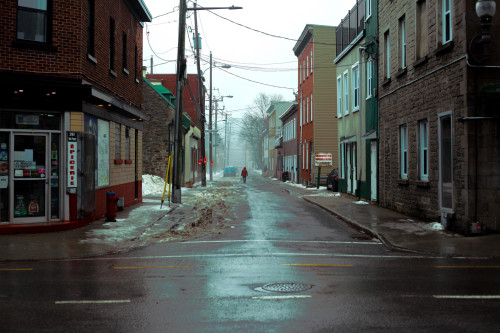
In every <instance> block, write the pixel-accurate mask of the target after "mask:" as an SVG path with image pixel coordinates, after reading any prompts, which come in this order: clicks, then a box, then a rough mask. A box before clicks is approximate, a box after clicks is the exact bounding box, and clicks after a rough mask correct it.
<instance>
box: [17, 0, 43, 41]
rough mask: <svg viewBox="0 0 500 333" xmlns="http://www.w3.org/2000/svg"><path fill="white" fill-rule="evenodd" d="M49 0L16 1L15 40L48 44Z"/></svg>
mask: <svg viewBox="0 0 500 333" xmlns="http://www.w3.org/2000/svg"><path fill="white" fill-rule="evenodd" d="M48 1H49V0H37V1H35V0H18V1H17V39H20V40H26V41H34V42H41V43H50V42H51V41H50V40H49V19H50V18H49V13H50V11H49V9H48Z"/></svg>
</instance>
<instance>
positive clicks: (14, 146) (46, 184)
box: [0, 111, 64, 224]
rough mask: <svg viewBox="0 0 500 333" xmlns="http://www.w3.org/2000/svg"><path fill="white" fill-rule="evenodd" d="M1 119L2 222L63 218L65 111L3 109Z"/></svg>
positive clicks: (0, 199)
mask: <svg viewBox="0 0 500 333" xmlns="http://www.w3.org/2000/svg"><path fill="white" fill-rule="evenodd" d="M0 119H1V120H2V121H1V125H0V224H25V223H37V222H47V221H58V220H61V219H62V217H63V212H62V208H63V206H64V205H63V204H62V198H63V196H62V193H61V186H60V184H61V182H60V181H61V147H62V145H63V142H62V135H61V133H62V132H61V128H62V120H63V116H62V114H61V113H57V112H45V111H44V112H36V113H35V112H22V111H0Z"/></svg>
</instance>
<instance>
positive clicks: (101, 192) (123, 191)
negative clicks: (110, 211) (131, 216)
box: [95, 180, 142, 219]
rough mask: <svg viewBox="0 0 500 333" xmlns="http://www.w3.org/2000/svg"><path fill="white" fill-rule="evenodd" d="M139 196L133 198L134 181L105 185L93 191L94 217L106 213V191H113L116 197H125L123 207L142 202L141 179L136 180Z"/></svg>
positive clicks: (99, 216)
mask: <svg viewBox="0 0 500 333" xmlns="http://www.w3.org/2000/svg"><path fill="white" fill-rule="evenodd" d="M138 186H139V198H137V199H135V183H134V182H132V183H127V184H121V185H117V186H111V187H106V188H102V189H98V190H96V191H95V217H96V218H97V219H99V218H101V217H103V216H105V215H106V192H115V193H116V196H117V197H125V207H128V206H131V205H133V204H135V203H139V202H142V181H141V180H139V181H138Z"/></svg>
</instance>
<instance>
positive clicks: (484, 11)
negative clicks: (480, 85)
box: [469, 0, 496, 63]
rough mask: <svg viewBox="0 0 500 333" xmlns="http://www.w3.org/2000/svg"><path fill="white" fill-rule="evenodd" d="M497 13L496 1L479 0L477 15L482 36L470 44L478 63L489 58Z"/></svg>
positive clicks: (478, 36) (473, 56)
mask: <svg viewBox="0 0 500 333" xmlns="http://www.w3.org/2000/svg"><path fill="white" fill-rule="evenodd" d="M495 12H496V3H495V1H494V0H478V1H477V2H476V14H477V16H478V17H479V20H480V22H481V27H482V28H483V33H482V35H477V36H475V37H474V38H473V39H472V41H471V43H470V47H469V49H470V53H471V55H472V58H473V59H474V60H475V61H476V62H479V63H481V62H483V61H485V60H486V59H487V58H488V56H489V47H490V43H491V35H490V28H491V21H492V20H493V16H494V15H495Z"/></svg>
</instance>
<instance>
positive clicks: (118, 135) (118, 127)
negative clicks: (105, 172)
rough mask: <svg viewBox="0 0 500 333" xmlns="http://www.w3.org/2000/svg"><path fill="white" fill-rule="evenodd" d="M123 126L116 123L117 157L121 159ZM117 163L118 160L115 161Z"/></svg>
mask: <svg viewBox="0 0 500 333" xmlns="http://www.w3.org/2000/svg"><path fill="white" fill-rule="evenodd" d="M121 141H122V126H121V125H120V124H115V159H116V160H120V159H121V158H122V154H121V150H122V145H121ZM115 163H116V161H115Z"/></svg>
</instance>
